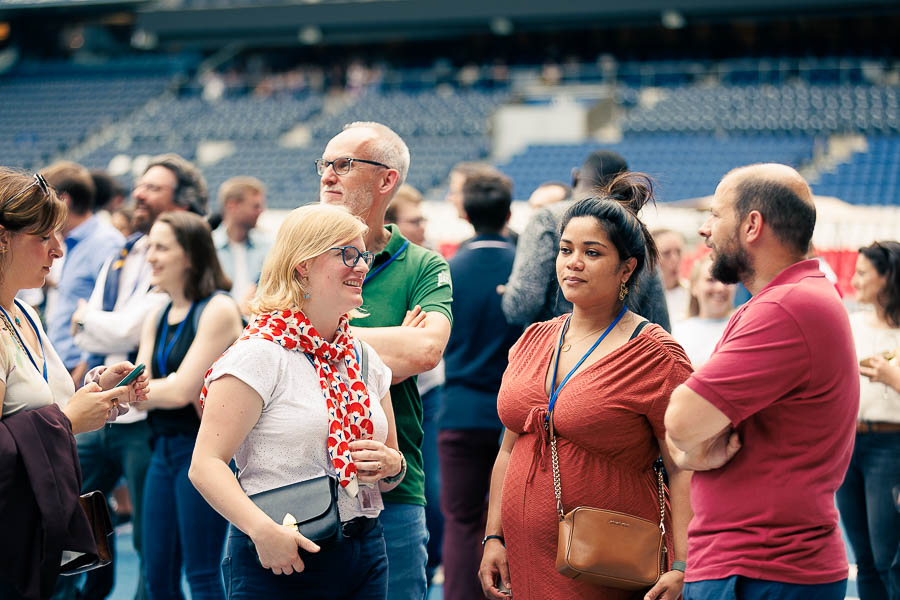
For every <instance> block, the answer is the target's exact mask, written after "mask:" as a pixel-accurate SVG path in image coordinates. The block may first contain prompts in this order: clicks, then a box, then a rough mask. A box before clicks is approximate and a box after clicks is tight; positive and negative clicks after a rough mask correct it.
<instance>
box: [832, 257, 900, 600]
mask: <svg viewBox="0 0 900 600" xmlns="http://www.w3.org/2000/svg"><path fill="white" fill-rule="evenodd" d="M850 283H851V285H853V288H854V289H855V290H856V299H857V300H858V301H859V302H861V303H863V304H871V305H872V306H873V307H874V310H872V311H868V312H858V313H854V314H852V315H850V326H851V327H852V329H853V339H854V341H855V342H856V354H857V356H858V357H859V360H860V363H859V364H860V367H859V373H860V377H859V384H860V394H859V418H858V421H857V427H856V432H857V433H856V444H855V446H854V448H853V457H852V458H851V459H850V467H849V468H848V469H847V475H846V477H845V478H844V483H843V485H842V486H841V487H840V489H839V490H838V492H837V503H838V508H839V509H840V512H841V519H842V520H843V522H844V527H846V530H847V537H848V538H849V540H850V546H851V547H852V548H853V553H854V554H855V555H856V565H857V569H858V570H857V575H856V583H857V586H858V587H859V597H860V599H861V600H887V599H890V600H896V599H897V598H900V512H898V511H900V505H898V498H897V496H898V493H900V243H897V242H875V243H874V244H872V245H871V246H867V247H865V248H860V249H859V256H858V257H857V259H856V272H855V273H854V275H853V279H851V281H850Z"/></svg>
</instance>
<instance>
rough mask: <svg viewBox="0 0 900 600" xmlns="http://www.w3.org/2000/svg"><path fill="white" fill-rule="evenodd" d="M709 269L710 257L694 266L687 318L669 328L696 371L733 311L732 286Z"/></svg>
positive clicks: (714, 344) (705, 358)
mask: <svg viewBox="0 0 900 600" xmlns="http://www.w3.org/2000/svg"><path fill="white" fill-rule="evenodd" d="M711 268H712V259H711V258H710V256H709V255H707V256H705V257H703V258H701V259H699V260H697V262H695V263H694V267H693V269H691V279H690V294H691V296H690V301H689V304H688V318H687V319H685V320H683V321H675V324H674V325H673V326H672V337H674V338H675V339H676V340H677V341H678V343H679V344H681V347H682V348H684V351H685V353H687V355H688V358H689V359H691V364H693V366H694V368H695V369H696V368H697V367H699V366H700V365H702V364H703V363H705V362H706V361H707V360H708V359H709V356H710V355H711V354H712V351H713V349H714V348H715V347H716V344H718V343H719V338H721V337H722V334H723V333H724V332H725V326H726V325H728V319H729V318H730V317H731V313H732V312H734V290H735V286H734V285H729V284H725V283H722V282H721V281H719V280H717V279H716V278H715V277H713V276H712V272H711V270H710V269H711Z"/></svg>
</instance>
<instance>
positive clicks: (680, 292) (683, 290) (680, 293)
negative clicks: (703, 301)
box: [666, 283, 691, 326]
mask: <svg viewBox="0 0 900 600" xmlns="http://www.w3.org/2000/svg"><path fill="white" fill-rule="evenodd" d="M690 303H691V292H690V291H689V290H688V289H687V287H686V286H684V285H682V284H680V283H679V284H678V285H676V286H675V287H673V288H672V289H671V290H666V306H667V307H668V309H669V322H670V323H672V325H673V326H674V325H675V323H678V322H679V321H684V320H685V319H687V318H688V316H687V315H688V307H689V305H690Z"/></svg>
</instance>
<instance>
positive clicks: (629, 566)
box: [548, 411, 667, 590]
mask: <svg viewBox="0 0 900 600" xmlns="http://www.w3.org/2000/svg"><path fill="white" fill-rule="evenodd" d="M548 426H549V432H550V452H551V454H550V456H551V461H552V464H553V493H554V494H555V495H556V511H557V513H558V516H559V537H558V541H557V547H556V570H557V571H559V572H560V573H561V574H563V575H565V576H566V577H571V578H572V579H583V580H585V581H588V582H590V583H593V584H595V585H603V586H608V587H613V588H619V589H623V590H640V589H646V588H649V587H651V586H652V585H654V584H655V583H656V582H657V580H658V579H659V577H660V575H662V574H663V573H664V572H665V570H666V568H667V556H666V555H667V551H666V546H665V541H664V540H663V537H664V535H665V533H666V527H665V524H664V523H663V521H664V520H665V516H666V500H665V492H664V490H663V478H662V469H660V468H659V466H658V465H657V467H656V479H657V491H658V493H659V523H654V522H652V521H648V520H647V519H642V518H641V517H635V516H634V515H629V514H626V513H622V512H616V511H614V510H603V509H600V508H591V507H588V506H579V507H577V508H575V509H573V510H571V511H570V512H569V513H568V514H566V513H565V512H564V510H563V503H562V484H561V483H560V478H559V457H558V454H557V450H556V431H555V430H554V428H553V412H552V411H551V412H550V419H549V422H548Z"/></svg>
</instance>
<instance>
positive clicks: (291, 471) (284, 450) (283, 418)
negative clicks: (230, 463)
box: [208, 339, 391, 521]
mask: <svg viewBox="0 0 900 600" xmlns="http://www.w3.org/2000/svg"><path fill="white" fill-rule="evenodd" d="M357 343H364V342H357ZM368 355H369V375H368V389H369V395H370V401H371V410H372V424H373V426H374V433H373V439H375V440H377V441H379V442H384V441H385V440H387V433H388V425H387V416H386V415H385V413H384V409H383V408H382V406H381V399H382V398H383V397H384V396H385V395H386V394H387V392H388V389H389V388H390V385H391V370H390V368H388V367H387V366H386V365H385V364H384V363H383V362H382V361H381V359H380V358H379V357H378V354H376V353H375V351H374V350H372V348H371V347H369V349H368ZM338 370H339V371H340V372H341V373H342V374H346V368H345V367H344V365H343V364H339V365H338ZM224 375H232V376H234V377H237V378H238V379H240V380H241V381H243V382H244V383H246V384H247V385H249V386H250V387H251V388H253V389H254V390H256V392H257V393H258V394H259V395H260V397H262V400H263V409H262V414H260V416H259V420H258V421H257V422H256V424H255V425H254V426H253V429H251V430H250V433H248V434H247V437H246V438H244V441H243V442H242V443H241V446H240V448H238V450H237V452H235V455H234V460H235V463H236V464H237V467H238V481H239V482H240V484H241V487H242V488H243V490H244V492H246V493H247V495H248V496H250V495H253V494H256V493H259V492H263V491H266V490H271V489H273V488H277V487H281V486H284V485H288V484H291V483H297V482H298V481H306V480H308V479H313V478H314V477H321V476H322V475H325V474H329V475H332V476H334V475H335V470H334V466H333V465H332V464H331V459H330V458H329V457H328V450H327V440H328V411H327V408H326V406H325V397H324V396H323V394H322V389H321V387H319V376H318V375H317V374H316V370H315V368H314V367H313V366H312V364H311V363H310V362H309V359H307V358H306V355H305V354H303V353H302V352H297V351H296V350H287V349H285V348H283V347H281V346H279V345H278V344H276V343H274V342H269V341H266V340H262V339H251V340H243V341H238V342H237V343H235V344H234V346H232V347H231V349H230V350H229V351H228V353H227V354H226V355H225V356H223V357H222V358H221V359H220V360H219V362H218V363H216V365H215V367H214V368H213V371H212V373H210V375H209V377H208V381H210V382H212V381H215V380H216V379H218V378H220V377H222V376H224ZM374 494H375V495H376V497H377V498H378V503H379V504H380V501H381V498H380V496H381V494H380V492H379V491H378V487H377V486H376V487H375V490H374ZM338 512H339V513H340V515H341V521H348V520H350V519H353V518H355V517H360V516H368V517H371V516H373V515H372V514H371V513H368V514H366V513H363V512H362V511H361V510H360V506H359V500H358V498H353V497H351V496H350V495H349V494H347V492H345V491H344V489H343V488H339V489H338Z"/></svg>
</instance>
